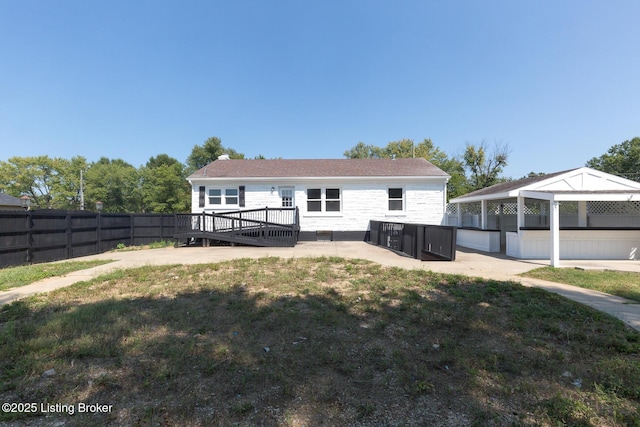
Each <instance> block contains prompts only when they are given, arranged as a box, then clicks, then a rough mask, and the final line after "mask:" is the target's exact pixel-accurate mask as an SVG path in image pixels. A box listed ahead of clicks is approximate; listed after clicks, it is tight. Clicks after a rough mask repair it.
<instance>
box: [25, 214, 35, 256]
mask: <svg viewBox="0 0 640 427" xmlns="http://www.w3.org/2000/svg"><path fill="white" fill-rule="evenodd" d="M26 220H27V256H26V259H25V261H26V262H27V263H30V262H31V260H32V259H33V250H32V247H33V232H32V228H33V227H32V225H33V218H32V215H31V211H27V217H26Z"/></svg>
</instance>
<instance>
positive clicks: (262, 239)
mask: <svg viewBox="0 0 640 427" xmlns="http://www.w3.org/2000/svg"><path fill="white" fill-rule="evenodd" d="M299 231H300V225H299V215H298V208H281V209H278V208H263V209H251V210H243V211H233V212H224V213H201V214H178V215H177V217H176V225H175V233H174V238H175V239H176V240H177V241H181V240H184V241H187V242H201V243H202V245H204V246H208V245H211V244H219V243H220V242H226V243H231V244H241V245H249V246H289V247H293V246H295V245H296V243H297V241H298V233H299Z"/></svg>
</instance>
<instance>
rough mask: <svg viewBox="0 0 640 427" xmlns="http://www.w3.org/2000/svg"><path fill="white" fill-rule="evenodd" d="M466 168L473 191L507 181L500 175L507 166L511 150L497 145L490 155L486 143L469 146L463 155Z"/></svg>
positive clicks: (470, 187)
mask: <svg viewBox="0 0 640 427" xmlns="http://www.w3.org/2000/svg"><path fill="white" fill-rule="evenodd" d="M462 158H463V160H464V165H465V168H466V169H467V170H468V171H469V178H468V179H469V189H470V190H471V191H474V190H479V189H481V188H485V187H489V186H492V185H494V184H497V183H499V182H503V181H505V180H504V179H502V178H500V173H501V172H502V170H503V169H504V167H505V166H506V165H507V160H508V158H509V148H508V146H506V145H502V144H500V143H498V144H496V145H495V147H494V150H493V152H491V153H489V152H488V148H487V144H486V142H484V141H483V142H481V143H480V144H478V145H477V146H476V145H474V144H467V147H466V149H465V151H464V155H463V157H462Z"/></svg>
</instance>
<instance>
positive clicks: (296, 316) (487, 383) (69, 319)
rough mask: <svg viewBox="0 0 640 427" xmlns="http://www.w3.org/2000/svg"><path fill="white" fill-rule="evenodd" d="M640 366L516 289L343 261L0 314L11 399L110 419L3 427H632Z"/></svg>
mask: <svg viewBox="0 0 640 427" xmlns="http://www.w3.org/2000/svg"><path fill="white" fill-rule="evenodd" d="M639 350H640V335H639V334H638V333H636V332H634V331H632V330H629V329H627V328H625V327H624V326H623V325H622V324H621V322H619V321H617V320H615V319H612V318H610V317H608V316H606V315H604V314H601V313H599V312H596V311H594V310H592V309H589V308H587V307H583V306H581V305H579V304H576V303H573V302H571V301H568V300H565V299H563V298H561V297H559V296H557V295H554V294H549V293H546V292H544V291H541V290H538V289H531V288H524V287H522V286H520V285H518V284H515V283H504V282H493V281H480V280H474V279H470V278H467V277H463V276H448V275H440V274H435V273H430V272H424V271H407V270H402V269H398V268H384V267H381V266H379V265H376V264H372V263H369V262H366V261H354V260H343V259H338V258H318V259H290V260H282V259H276V258H265V259H260V260H249V259H243V260H236V261H232V262H227V263H221V264H212V265H200V266H167V267H153V268H152V267H145V268H140V269H135V270H128V271H124V272H116V273H113V274H111V275H108V276H104V277H102V278H98V279H96V280H93V281H91V282H85V283H82V284H77V285H75V286H72V287H69V288H65V289H61V290H58V291H56V292H53V293H51V294H49V296H39V297H33V298H30V299H28V300H24V301H20V302H16V303H13V304H12V305H10V306H6V307H4V308H3V310H2V312H0V379H1V380H2V388H1V389H0V400H1V401H3V402H38V403H40V402H49V403H67V404H74V405H77V404H78V403H80V402H87V403H103V404H111V405H113V410H112V411H111V412H110V413H108V414H100V415H97V414H94V415H91V414H75V415H73V416H69V415H67V414H42V413H37V414H34V415H33V416H31V417H29V416H28V415H24V414H21V415H18V414H6V413H4V414H2V413H0V420H5V423H6V424H7V425H13V424H15V425H23V424H24V423H25V422H26V423H29V424H30V425H56V423H58V422H60V421H64V422H65V424H64V425H65V426H69V425H72V426H75V425H78V426H80V425H82V426H86V425H95V426H98V425H99V426H102V425H114V426H116V425H118V426H120V425H130V426H138V425H145V426H146V425H191V426H196V425H202V426H210V425H221V426H226V425H238V426H256V425H260V426H303V425H304V426H317V425H330V426H334V425H336V426H337V425H340V426H377V425H381V426H389V425H407V426H412V425H413V426H424V425H452V426H460V425H478V426H480V425H482V426H484V425H549V426H557V425H586V426H588V425H593V426H616V425H620V426H622V425H639V424H640V417H639V415H638V409H639V404H640V356H639ZM49 369H55V375H53V376H43V375H42V374H43V372H45V371H47V370H49ZM12 420H13V421H12Z"/></svg>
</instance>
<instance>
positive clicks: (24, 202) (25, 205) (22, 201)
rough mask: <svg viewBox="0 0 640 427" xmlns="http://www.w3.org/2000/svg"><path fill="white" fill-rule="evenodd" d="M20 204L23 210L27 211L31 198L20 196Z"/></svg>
mask: <svg viewBox="0 0 640 427" xmlns="http://www.w3.org/2000/svg"><path fill="white" fill-rule="evenodd" d="M20 205H21V206H22V207H23V208H24V210H25V211H28V210H29V207H30V206H31V198H30V197H29V196H26V195H25V196H22V197H20Z"/></svg>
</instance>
